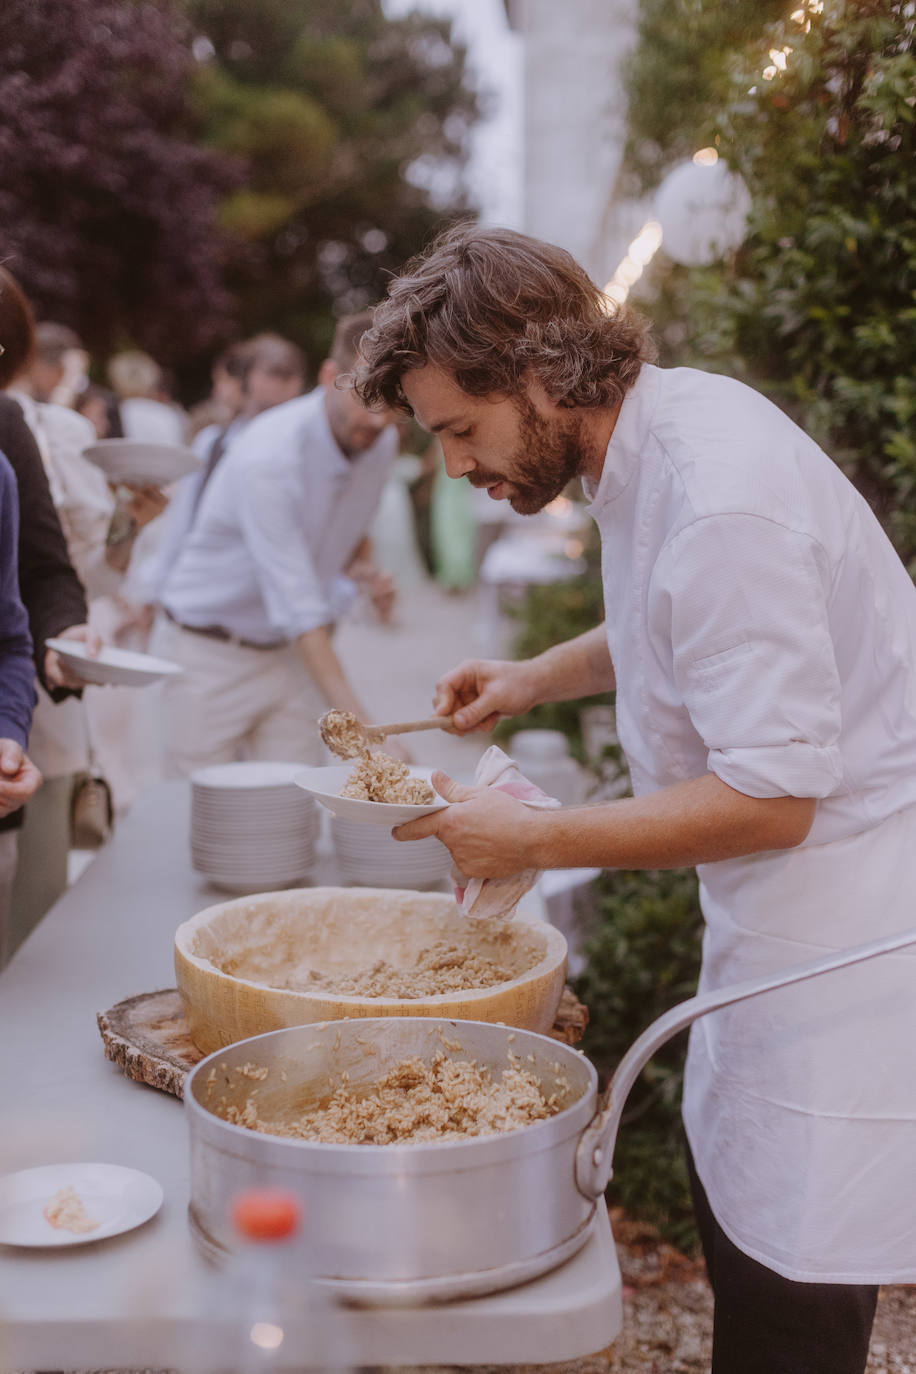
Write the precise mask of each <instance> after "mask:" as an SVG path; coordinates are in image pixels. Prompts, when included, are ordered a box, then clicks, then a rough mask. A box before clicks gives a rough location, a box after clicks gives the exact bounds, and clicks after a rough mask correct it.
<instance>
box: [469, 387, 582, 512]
mask: <svg viewBox="0 0 916 1374" xmlns="http://www.w3.org/2000/svg"><path fill="white" fill-rule="evenodd" d="M513 403H514V405H515V407H516V409H517V410H518V413H519V416H520V417H521V429H520V434H519V445H518V448H517V449H516V451H515V455H514V458H513V462H512V468H511V475H508V476H505V477H503V476H501V475H500V474H499V473H498V472H487V471H486V470H485V469H482V468H478V469H477V470H476V471H475V472H474V474H473V477H470V478H469V479H468V480H469V481H470V482H471V485H472V486H475V487H491V486H493V485H494V484H495V483H497V482H507V483H508V484H509V485H510V486H512V487H514V488H515V490H514V492H513V494H512V495H511V496H510V497H509V505H510V506H511V507H512V509H513V510H514V511H515V512H516V514H518V515H536V514H537V512H538V511H540V510H543V509H544V507H545V506H546V505H549V503H550V502H551V501H553V500H554V499H555V498H556V497H557V496H560V495H561V494H562V492H563V490H564V489H565V487H566V486H567V485H568V483H569V482H571V481H572V479H573V478H574V477H577V476H578V474H579V472H580V471H581V469H582V463H583V460H584V458H585V453H584V451H583V445H582V428H583V426H582V420H581V418H576V417H574V416H573V415H570V416H569V418H568V420H547V419H545V418H544V417H543V416H542V415H539V414H538V412H537V411H536V410H535V408H534V406H533V405H532V404H531V401H530V400H529V399H528V397H527V396H518V397H514V398H513Z"/></svg>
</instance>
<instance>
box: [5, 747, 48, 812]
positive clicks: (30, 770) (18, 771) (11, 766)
mask: <svg viewBox="0 0 916 1374" xmlns="http://www.w3.org/2000/svg"><path fill="white" fill-rule="evenodd" d="M40 786H41V774H40V773H39V771H38V769H37V768H36V767H35V765H34V763H33V762H32V760H31V759H30V758H29V756H28V755H27V754H26V753H25V752H24V750H23V748H22V745H21V744H17V743H16V741H15V740H14V739H0V816H8V815H9V814H10V813H11V812H12V811H18V810H19V808H20V806H24V805H25V803H26V802H27V801H28V800H29V798H30V797H31V796H32V795H33V794H34V793H35V792H37V791H38V789H39V787H40Z"/></svg>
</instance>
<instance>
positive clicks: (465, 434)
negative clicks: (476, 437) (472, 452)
mask: <svg viewBox="0 0 916 1374" xmlns="http://www.w3.org/2000/svg"><path fill="white" fill-rule="evenodd" d="M471 429H472V426H470V425H469V426H468V428H467V429H456V430H453V431H452V432H453V434H454V436H455V438H456V439H468V438H470V435H471Z"/></svg>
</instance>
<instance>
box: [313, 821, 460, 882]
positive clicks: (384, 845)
mask: <svg viewBox="0 0 916 1374" xmlns="http://www.w3.org/2000/svg"><path fill="white" fill-rule="evenodd" d="M331 839H332V840H333V843H334V851H335V853H336V854H337V863H338V867H339V868H340V873H341V876H342V877H343V878H344V879H346V880H349V881H350V882H351V883H360V884H362V885H363V886H364V887H407V888H424V887H433V886H436V885H438V884H439V883H441V881H442V879H443V878H446V877H448V873H449V870H450V869H451V866H452V856H451V854H449V852H448V850H447V849H446V847H445V845H444V844H442V843H441V841H440V840H437V839H436V838H435V836H433V835H431V836H430V837H429V838H428V839H426V840H394V839H392V838H391V834H390V832H389V831H388V830H385V829H384V828H383V827H382V826H375V825H363V824H362V822H361V821H348V820H342V819H341V818H340V816H332V817H331Z"/></svg>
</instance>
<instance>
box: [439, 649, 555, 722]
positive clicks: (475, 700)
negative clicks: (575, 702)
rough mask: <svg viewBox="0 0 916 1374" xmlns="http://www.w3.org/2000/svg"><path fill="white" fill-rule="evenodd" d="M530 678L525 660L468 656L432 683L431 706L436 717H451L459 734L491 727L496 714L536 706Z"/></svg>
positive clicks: (511, 713) (512, 713)
mask: <svg viewBox="0 0 916 1374" xmlns="http://www.w3.org/2000/svg"><path fill="white" fill-rule="evenodd" d="M533 678H534V674H533V672H532V668H531V664H530V663H529V662H527V661H523V662H521V663H508V662H503V661H502V660H500V659H480V658H475V659H468V660H467V661H466V662H464V663H459V665H458V667H457V668H453V669H452V671H451V672H450V673H446V674H445V677H442V678H440V679H439V681H438V682H437V683H436V694H435V696H434V697H433V707H434V709H435V712H436V714H437V715H439V716H454V722H455V729H456V731H457V732H458V734H459V735H464V734H466V733H467V732H468V731H469V730H492V729H493V727H494V725H495V724H496V722H497V721H498V720H499V718H500V716H521V715H524V714H525V712H526V711H530V710H531V707H532V706H536V705H537V702H538V696H537V693H536V689H535V684H534V680H533Z"/></svg>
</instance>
